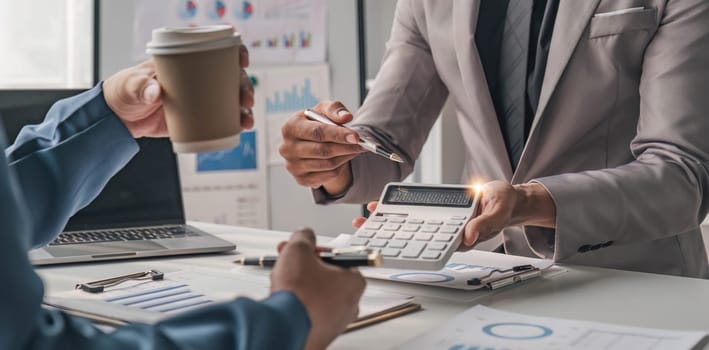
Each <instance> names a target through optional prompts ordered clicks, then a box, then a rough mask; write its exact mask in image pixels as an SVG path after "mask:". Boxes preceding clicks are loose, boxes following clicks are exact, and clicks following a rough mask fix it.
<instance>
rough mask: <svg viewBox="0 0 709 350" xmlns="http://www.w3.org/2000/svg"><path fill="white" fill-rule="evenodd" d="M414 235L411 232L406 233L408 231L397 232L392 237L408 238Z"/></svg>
mask: <svg viewBox="0 0 709 350" xmlns="http://www.w3.org/2000/svg"><path fill="white" fill-rule="evenodd" d="M413 237H414V234H413V233H408V232H399V233H397V234H396V236H395V237H394V238H396V239H406V240H409V239H411V238H413Z"/></svg>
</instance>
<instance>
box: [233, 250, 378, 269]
mask: <svg viewBox="0 0 709 350" xmlns="http://www.w3.org/2000/svg"><path fill="white" fill-rule="evenodd" d="M319 255H320V259H321V260H322V261H323V262H325V263H328V264H332V265H335V266H339V267H345V268H347V267H360V266H372V267H377V266H381V265H382V256H381V254H379V251H378V250H375V251H372V252H367V253H360V254H338V253H333V252H322V253H320V254H319ZM276 261H278V256H275V255H273V256H259V257H245V258H241V259H239V260H236V261H234V262H235V263H237V264H241V265H244V266H261V267H273V265H275V264H276Z"/></svg>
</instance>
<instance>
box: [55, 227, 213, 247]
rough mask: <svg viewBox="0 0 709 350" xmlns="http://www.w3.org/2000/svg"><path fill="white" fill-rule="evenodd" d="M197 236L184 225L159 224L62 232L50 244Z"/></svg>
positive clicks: (197, 234)
mask: <svg viewBox="0 0 709 350" xmlns="http://www.w3.org/2000/svg"><path fill="white" fill-rule="evenodd" d="M191 236H199V233H197V232H195V231H192V230H190V229H189V227H185V226H160V227H147V228H125V229H115V230H100V231H74V232H64V233H61V234H60V235H59V237H57V239H55V240H54V241H53V242H52V243H49V245H50V246H56V245H66V244H81V243H101V242H120V241H141V240H150V239H170V238H183V237H191Z"/></svg>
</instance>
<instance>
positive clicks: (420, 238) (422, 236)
mask: <svg viewBox="0 0 709 350" xmlns="http://www.w3.org/2000/svg"><path fill="white" fill-rule="evenodd" d="M415 238H416V240H417V241H430V240H431V238H433V235H432V234H430V233H417V234H416V236H415Z"/></svg>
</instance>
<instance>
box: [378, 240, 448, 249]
mask: <svg viewBox="0 0 709 350" xmlns="http://www.w3.org/2000/svg"><path fill="white" fill-rule="evenodd" d="M406 243H407V242H405V241H391V242H389V248H397V249H402V248H406ZM438 244H440V243H438Z"/></svg>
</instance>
